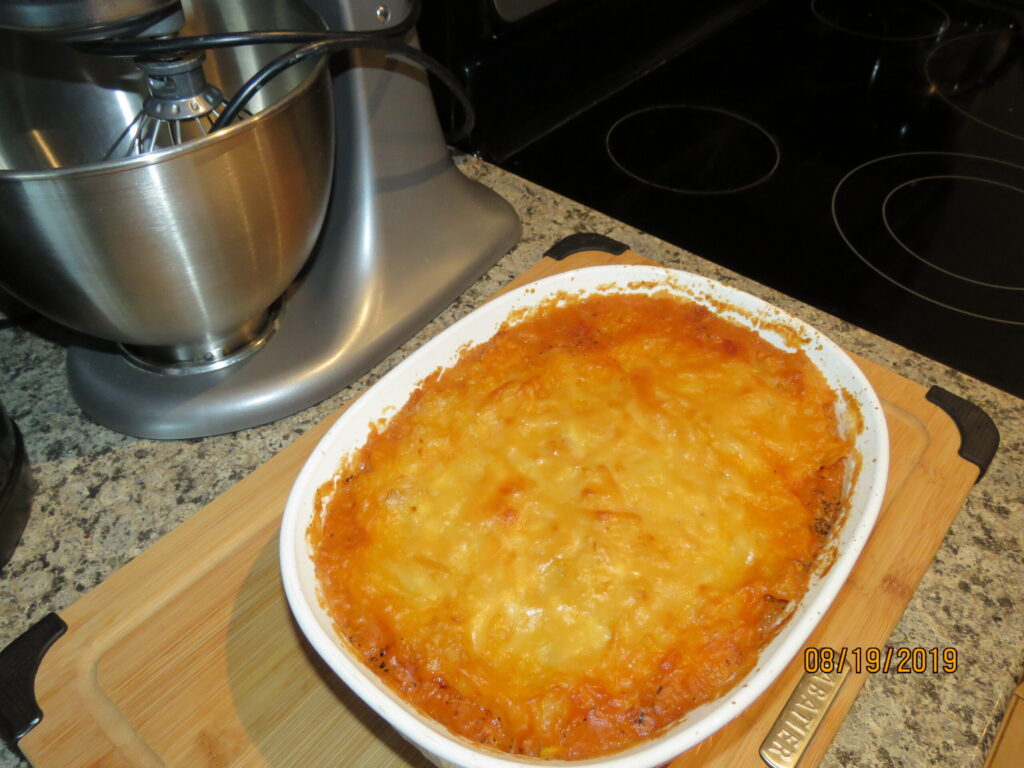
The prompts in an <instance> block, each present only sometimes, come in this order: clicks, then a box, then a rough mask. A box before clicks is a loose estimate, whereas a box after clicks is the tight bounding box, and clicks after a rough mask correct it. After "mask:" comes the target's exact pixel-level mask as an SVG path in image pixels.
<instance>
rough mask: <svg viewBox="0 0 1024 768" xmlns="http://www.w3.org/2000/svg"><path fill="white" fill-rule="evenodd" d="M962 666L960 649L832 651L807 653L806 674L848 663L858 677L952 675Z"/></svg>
mask: <svg viewBox="0 0 1024 768" xmlns="http://www.w3.org/2000/svg"><path fill="white" fill-rule="evenodd" d="M958 663H959V659H958V653H957V649H956V648H921V647H916V648H902V647H901V648H893V647H887V648H874V647H869V648H858V647H853V648H845V647H843V648H829V647H821V648H816V647H813V646H811V647H808V648H806V649H805V650H804V672H807V673H809V674H816V673H819V672H821V673H825V674H831V673H833V672H839V671H840V670H842V669H843V668H844V667H845V666H846V665H847V664H849V666H850V671H851V672H853V673H854V674H860V673H861V672H867V673H868V674H877V673H881V674H883V675H885V674H889V673H893V674H904V675H905V674H926V673H931V674H941V673H945V674H952V673H954V672H956V670H957V664H958Z"/></svg>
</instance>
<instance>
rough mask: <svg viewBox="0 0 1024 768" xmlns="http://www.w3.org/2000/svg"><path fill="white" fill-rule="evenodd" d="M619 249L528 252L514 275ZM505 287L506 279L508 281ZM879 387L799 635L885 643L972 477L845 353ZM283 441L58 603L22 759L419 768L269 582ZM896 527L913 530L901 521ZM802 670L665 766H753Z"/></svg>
mask: <svg viewBox="0 0 1024 768" xmlns="http://www.w3.org/2000/svg"><path fill="white" fill-rule="evenodd" d="M599 263H648V262H647V260H645V259H643V258H641V257H639V256H637V255H636V254H633V253H629V252H627V253H624V254H621V255H618V256H612V255H610V254H608V253H600V252H595V251H591V252H586V253H577V254H574V255H572V256H570V257H569V258H567V259H566V260H564V261H555V260H553V259H547V258H546V259H544V260H542V261H541V262H540V263H538V264H537V265H536V266H535V267H534V268H532V269H530V270H529V271H528V272H527V273H526V274H524V275H522V276H521V277H520V278H519V279H518V280H517V281H516V282H515V283H514V284H513V286H515V285H519V284H521V283H523V282H528V281H530V280H533V279H537V278H540V277H543V276H546V275H548V274H551V273H554V272H557V271H561V270H565V269H572V268H576V267H580V266H587V265H591V264H599ZM513 286H510V287H513ZM858 363H859V364H860V365H861V366H862V367H863V369H864V371H865V373H866V374H867V375H868V378H869V379H870V380H871V381H872V383H873V385H874V387H875V389H876V391H877V392H878V395H879V397H880V398H881V399H882V402H883V405H884V409H885V414H886V417H887V419H888V424H889V431H890V439H891V442H892V446H891V447H892V452H891V453H892V458H891V467H890V475H889V478H890V480H889V487H888V492H887V496H886V501H885V504H884V506H883V508H882V511H881V515H880V517H879V519H878V524H877V527H876V530H875V533H874V535H873V536H872V538H871V540H870V541H869V543H868V545H867V547H866V549H865V550H864V553H863V554H862V555H861V558H860V560H859V561H858V563H857V565H856V567H855V568H854V571H853V573H852V574H851V576H850V580H849V582H848V583H847V585H846V587H845V588H844V589H843V591H842V592H841V593H840V595H839V598H838V599H837V601H836V603H835V605H834V607H833V608H832V610H831V611H830V612H829V613H828V615H827V616H826V617H825V619H824V620H823V622H822V624H821V625H820V626H819V628H818V630H817V631H816V632H815V634H814V635H813V636H812V638H811V641H810V645H815V646H825V645H827V646H833V647H842V646H846V647H850V648H853V647H858V648H866V647H875V646H884V645H885V643H886V640H887V638H888V637H889V634H890V633H891V631H892V629H893V628H894V627H895V625H896V623H897V621H898V620H899V618H900V616H901V615H902V613H903V611H904V609H905V607H906V604H907V602H908V601H909V599H910V596H911V595H912V594H913V593H914V591H915V589H916V587H917V584H918V582H919V580H920V579H921V577H922V575H923V574H924V572H925V571H926V570H927V568H928V566H929V564H930V563H931V560H932V558H933V556H934V554H935V551H936V550H937V548H938V547H939V544H940V543H941V541H942V539H943V537H944V535H945V533H946V530H947V529H948V527H949V525H950V523H951V522H952V520H953V518H954V517H955V516H956V514H957V512H958V510H959V509H960V507H961V505H962V503H963V500H964V498H965V497H966V495H967V492H968V490H969V489H970V487H971V485H972V484H973V483H974V481H975V479H976V478H977V474H978V468H977V467H976V466H974V465H973V464H970V463H968V462H967V461H964V460H963V459H961V458H960V457H959V456H958V455H957V451H958V449H959V447H960V433H959V431H958V429H957V427H956V426H955V424H954V422H953V421H952V419H951V418H950V417H949V416H948V415H947V414H946V413H945V412H944V411H943V410H942V409H940V408H938V407H936V406H935V405H933V404H932V403H931V402H928V400H926V389H925V388H924V387H921V386H919V385H917V384H914V383H912V382H910V381H908V380H906V379H904V378H902V377H900V376H898V375H896V374H895V373H892V372H890V371H887V370H884V369H882V368H880V367H878V366H876V365H873V364H871V363H869V362H866V361H862V360H858ZM336 416H337V414H335V416H334V417H332V418H328V419H327V420H325V421H324V423H322V424H321V425H319V426H318V427H316V428H315V429H313V430H311V431H310V432H309V433H307V434H306V435H304V436H303V437H301V438H300V439H298V440H296V441H295V442H294V443H293V444H292V445H290V446H289V447H288V448H286V449H285V450H283V451H282V452H281V453H279V454H278V455H277V456H275V457H274V458H273V459H271V460H270V461H268V462H267V463H266V464H264V465H263V466H261V467H260V468H258V469H257V470H256V471H255V472H253V473H252V474H251V475H250V476H249V477H247V478H246V479H245V480H243V481H242V482H240V483H239V484H238V485H236V486H235V487H233V488H231V489H230V490H229V491H227V492H226V493H225V494H224V495H222V496H221V497H219V498H218V499H216V500H215V501H213V502H212V503H211V504H210V505H209V506H207V507H206V508H205V509H203V510H202V511H200V512H199V513H197V514H196V515H195V516H194V517H193V518H192V519H190V520H189V521H188V522H186V523H185V524H183V525H182V526H180V527H179V528H177V529H176V530H175V531H173V532H172V533H171V534H169V535H168V536H166V537H165V538H164V539H162V540H161V541H159V542H157V543H156V544H155V545H154V546H153V547H151V548H150V549H149V550H147V551H146V552H144V553H143V554H142V555H140V556H139V557H138V558H136V559H135V560H133V561H132V562H131V563H129V564H128V565H126V566H125V567H124V568H122V569H121V570H119V571H117V572H116V573H114V574H113V575H112V576H111V577H110V578H109V579H107V580H106V581H105V582H103V583H102V584H101V585H100V586H98V587H97V588H96V589H94V590H93V591H91V592H89V593H88V594H86V595H85V596H84V597H82V598H81V599H80V600H78V602H76V603H75V604H73V605H72V606H70V607H69V608H68V609H67V610H66V611H64V612H63V613H62V618H63V619H64V620H65V621H66V623H67V624H68V631H67V633H66V634H65V635H64V636H63V637H61V638H60V639H59V640H57V641H56V643H55V644H54V645H53V646H52V648H51V649H50V650H49V652H48V653H47V654H46V655H45V657H44V658H43V661H42V663H41V665H40V667H39V671H38V675H37V678H36V695H37V699H38V702H39V706H40V708H41V709H42V712H43V713H44V714H43V719H42V721H41V722H40V724H39V725H37V726H36V727H35V728H33V729H32V730H30V731H29V732H28V733H27V735H25V736H24V737H23V738H22V740H21V742H20V747H21V749H22V751H23V753H24V754H25V755H26V756H27V757H28V759H29V760H30V761H31V763H32V764H33V765H34V766H37V767H38V768H76V767H81V768H85V767H86V766H89V767H99V766H102V767H103V768H158V767H161V768H162V767H164V766H166V767H167V768H229V767H230V768H256V767H260V768H284V767H285V766H295V767H296V768H317V767H319V766H323V767H324V768H326V767H327V766H332V767H333V766H346V768H410V767H412V768H426V766H428V765H429V763H427V762H426V760H425V759H424V758H423V757H422V756H420V755H419V754H418V753H417V752H416V750H415V749H414V748H412V747H410V746H409V745H408V744H406V743H405V742H404V741H403V740H402V739H401V738H400V737H399V736H397V734H396V733H394V732H393V731H392V730H391V729H390V727H389V726H387V725H386V724H385V723H384V722H383V721H382V720H380V719H379V718H378V717H377V716H376V715H375V714H374V713H373V712H372V711H370V710H369V709H368V708H367V707H365V706H364V705H363V704H361V702H360V701H359V700H357V699H356V698H355V696H354V695H352V694H351V693H350V692H349V691H348V690H347V688H345V686H344V685H343V684H341V683H340V682H339V681H338V680H337V679H336V678H335V677H334V676H333V674H332V673H331V672H330V671H329V670H328V669H327V668H326V667H325V666H324V665H323V664H322V663H321V662H320V661H319V659H318V658H317V657H316V655H315V653H314V652H313V651H312V649H311V648H310V647H309V646H308V645H307V644H306V643H305V641H304V640H303V638H302V637H301V633H300V632H299V630H298V628H297V627H296V626H295V624H294V623H293V621H292V618H291V614H290V612H289V609H288V607H287V604H286V602H285V599H284V594H283V591H282V589H281V586H280V578H279V573H278V560H277V532H278V526H279V522H280V517H281V513H282V511H283V509H284V504H285V499H286V497H287V495H288V492H289V490H290V488H291V485H292V482H293V480H294V478H295V476H296V475H297V474H298V471H299V469H300V468H301V467H302V464H303V462H304V461H305V459H306V456H307V455H308V454H309V453H310V451H311V450H312V448H313V447H314V446H315V445H316V443H317V441H318V440H319V439H320V437H321V436H322V435H323V433H324V432H325V431H326V430H327V428H328V427H329V425H330V424H331V423H333V421H334V419H335V418H336ZM908 533H912V535H908ZM802 671H803V668H802V659H801V658H797V659H796V660H794V663H793V664H792V665H791V666H790V668H789V669H788V670H787V671H786V672H785V673H784V674H783V675H782V676H781V678H780V679H779V680H778V681H777V683H776V684H775V685H774V686H773V687H772V688H770V689H769V690H768V691H767V692H766V693H765V694H764V695H763V696H762V697H761V698H760V699H759V700H758V701H757V702H756V703H755V704H754V705H753V706H752V707H751V708H749V709H748V710H747V711H746V712H745V713H744V714H743V715H741V716H740V718H739V719H737V720H736V721H734V722H733V723H732V724H730V725H729V726H727V727H726V728H724V729H723V730H721V731H720V732H719V733H718V734H716V735H715V736H713V737H712V738H711V739H710V740H708V741H706V742H704V743H702V744H701V745H699V746H697V747H695V748H694V749H693V750H691V751H690V752H688V753H686V754H684V755H682V756H681V757H679V758H678V759H677V760H676V761H674V762H673V763H672V768H690V767H691V766H697V765H700V766H705V767H707V766H711V767H712V768H737V767H743V766H749V767H750V768H754V767H755V766H762V765H763V763H762V762H761V759H760V758H759V756H758V748H759V746H760V744H761V742H762V740H763V739H764V738H765V736H766V735H767V733H768V731H769V729H770V728H771V727H772V724H773V722H774V721H775V718H776V717H777V716H778V715H779V713H780V711H781V709H782V707H783V705H784V703H785V702H786V700H787V698H788V697H789V695H790V693H791V692H792V691H793V688H794V685H795V684H796V682H797V680H798V678H799V677H800V676H801V673H802ZM863 681H864V676H863V675H861V676H858V675H851V676H850V677H849V678H848V679H847V681H846V683H845V684H844V686H843V687H842V688H841V689H840V692H839V696H838V698H837V699H836V701H835V703H834V704H833V706H832V708H831V710H830V711H829V713H828V716H827V717H826V719H825V721H824V723H823V725H822V727H821V729H820V730H819V733H818V735H817V737H816V738H815V739H814V741H813V742H812V744H811V747H810V749H809V750H808V752H807V753H806V754H805V756H804V759H803V762H801V766H803V767H804V768H806V767H807V766H813V765H815V764H816V763H817V762H818V760H820V758H821V755H822V754H823V753H824V751H825V749H826V748H827V746H828V743H829V742H830V741H831V738H832V736H833V735H834V734H835V731H836V729H837V728H838V725H839V723H840V721H841V720H842V717H843V715H844V714H845V713H846V711H847V709H848V708H849V706H850V704H851V702H852V701H853V699H854V697H855V696H856V695H857V691H858V690H859V689H860V686H861V685H862V684H863Z"/></svg>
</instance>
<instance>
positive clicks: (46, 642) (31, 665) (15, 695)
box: [0, 613, 68, 752]
mask: <svg viewBox="0 0 1024 768" xmlns="http://www.w3.org/2000/svg"><path fill="white" fill-rule="evenodd" d="M67 629H68V625H67V624H65V623H64V620H63V619H62V618H61V617H60V616H58V615H57V614H56V613H48V614H46V615H45V616H43V618H41V619H40V620H39V621H37V622H36V623H35V624H33V625H32V626H31V627H29V628H28V629H27V630H25V631H24V632H23V633H22V634H21V635H19V636H18V637H16V638H14V639H13V640H12V641H11V642H10V644H8V646H7V647H6V648H4V649H3V650H2V651H0V737H3V740H4V741H5V742H6V743H7V746H9V747H10V748H11V749H12V750H13V751H15V752H17V751H18V741H19V740H20V739H21V737H22V736H24V735H25V734H26V733H28V732H29V731H30V730H32V728H34V727H35V726H36V725H38V724H39V721H40V720H42V719H43V711H42V710H41V709H40V708H39V704H38V703H36V693H35V682H36V672H37V671H38V669H39V662H41V661H42V660H43V656H45V655H46V652H47V651H48V650H49V649H50V646H51V645H53V644H54V642H55V641H56V640H57V638H59V637H60V636H61V635H63V634H64V633H65V632H66V631H67Z"/></svg>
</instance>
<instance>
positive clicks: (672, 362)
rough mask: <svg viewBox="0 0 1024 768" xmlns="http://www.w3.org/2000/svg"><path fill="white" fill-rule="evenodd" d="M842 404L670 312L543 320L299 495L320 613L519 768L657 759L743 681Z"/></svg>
mask: <svg viewBox="0 0 1024 768" xmlns="http://www.w3.org/2000/svg"><path fill="white" fill-rule="evenodd" d="M835 414H836V393H835V392H834V391H833V390H832V389H830V387H829V386H828V385H827V384H826V382H825V380H824V378H823V377H822V375H821V374H820V372H819V371H818V370H817V368H815V367H814V365H812V364H811V362H810V361H809V360H808V359H807V357H806V356H805V355H804V354H803V353H802V352H796V353H788V352H785V351H782V350H779V349H777V348H775V347H773V346H771V345H770V344H769V343H767V342H766V341H764V340H763V339H761V338H760V337H759V336H758V335H757V334H756V333H754V332H752V331H750V330H748V329H745V328H741V327H740V326H738V325H735V324H732V323H730V322H727V321H725V320H723V319H721V318H720V317H718V316H717V315H715V314H713V313H712V312H710V311H709V310H707V309H706V308H704V307H701V306H699V305H697V304H694V303H690V302H687V301H684V300H681V299H679V298H676V297H673V296H671V295H669V294H668V293H667V292H664V293H657V292H655V293H654V294H651V295H638V294H628V293H621V294H611V295H593V296H590V297H586V298H579V297H573V296H568V295H562V296H560V297H559V300H558V301H549V302H547V303H546V304H544V305H542V306H541V307H540V308H538V309H535V310H532V311H530V312H528V313H525V314H524V315H523V316H521V317H519V318H517V321H516V322H512V323H507V324H506V325H505V326H503V327H502V328H501V330H500V331H499V332H498V333H497V335H496V336H494V337H493V338H492V339H491V340H490V341H488V342H486V343H483V344H481V345H479V346H476V347H472V348H470V349H467V350H464V351H463V353H462V354H461V356H460V358H459V360H458V361H457V363H456V364H454V365H452V366H451V367H448V368H444V369H441V370H438V371H437V372H436V373H435V375H433V376H431V377H430V378H429V379H428V380H426V381H424V382H423V383H422V385H421V386H420V387H419V388H418V389H417V390H416V391H415V392H414V393H413V395H412V396H411V397H410V398H409V400H408V402H407V403H406V404H405V406H404V407H403V408H401V410H399V411H398V412H397V413H395V414H394V415H393V416H391V417H390V418H389V419H387V420H386V422H382V423H379V424H377V425H376V426H375V427H374V428H373V430H372V431H371V435H370V437H369V438H368V440H367V441H366V443H365V445H364V446H363V447H362V448H361V449H360V450H359V451H357V452H356V453H354V454H353V455H351V456H349V457H348V458H347V459H345V461H344V463H343V465H342V466H341V467H340V469H339V471H338V472H337V474H336V476H335V478H334V479H333V480H332V481H331V482H329V483H327V484H326V485H324V486H323V487H322V488H321V489H320V491H319V492H318V494H317V502H316V503H317V513H316V514H315V515H314V518H313V523H312V524H311V526H310V529H309V531H308V538H309V542H310V545H311V549H312V552H313V559H314V563H315V568H316V573H317V576H318V579H319V582H320V586H321V592H322V599H323V602H324V605H325V607H326V609H327V610H328V612H329V613H330V615H331V616H332V618H333V619H334V621H335V622H336V626H337V629H338V632H339V633H340V634H341V635H342V636H344V637H345V638H347V639H348V640H349V641H350V642H351V644H352V645H353V646H354V648H355V649H356V651H357V653H358V654H359V655H360V656H361V657H362V658H363V660H364V661H365V662H366V664H367V665H369V666H370V667H371V668H372V669H373V670H374V671H375V672H376V674H377V675H378V676H379V677H380V678H381V679H382V680H384V681H385V682H386V683H387V684H388V685H389V686H390V687H391V688H392V689H394V690H395V691H396V692H398V693H399V694H400V695H401V696H402V697H403V698H404V699H406V700H407V701H409V702H410V703H412V704H413V705H414V706H415V707H416V708H418V709H419V710H420V711H421V712H423V713H425V714H427V715H429V716H431V717H433V718H434V719H436V720H438V721H439V722H441V723H442V724H444V725H445V726H446V727H447V728H449V729H450V730H451V731H453V732H455V733H458V734H461V735H462V736H464V737H466V738H468V739H471V740H473V741H475V742H478V743H481V744H485V745H490V746H492V747H493V748H495V749H497V750H504V751H507V752H510V753H514V754H525V755H534V756H540V757H546V758H562V759H581V758H587V757H594V756H598V755H603V754H606V753H609V752H614V751H618V750H621V749H624V748H627V747H629V746H632V745H634V744H636V743H637V742H639V741H641V740H644V739H647V738H649V737H651V736H654V735H657V734H659V733H660V732H661V731H663V730H664V729H665V728H666V727H667V726H669V725H671V724H672V723H674V722H675V721H677V720H678V719H679V718H680V717H681V716H682V715H684V714H685V713H686V712H687V711H689V710H690V709H692V708H694V707H696V706H698V705H700V704H701V703H703V702H707V701H709V700H711V699H714V698H715V697H717V696H719V695H720V694H722V693H723V692H724V691H725V690H726V689H727V688H729V686H730V685H731V684H732V683H733V682H735V681H736V680H737V679H738V678H740V677H741V676H742V675H743V674H745V673H746V671H747V670H749V669H750V667H751V666H752V665H753V664H754V663H755V661H756V659H757V655H758V653H759V651H760V649H761V648H762V647H763V646H764V645H766V643H767V642H768V641H769V640H770V639H771V637H772V636H773V635H774V633H775V631H776V630H777V629H778V625H779V623H780V621H781V620H782V619H783V618H784V616H785V614H786V606H787V605H789V604H791V603H792V602H794V601H797V600H799V599H800V598H801V596H802V595H803V593H804V592H805V590H806V588H807V584H808V579H809V577H810V575H811V572H812V570H813V567H814V566H815V561H816V558H817V556H818V554H819V552H820V551H821V549H822V547H823V546H824V544H825V543H826V540H827V538H828V533H829V531H830V529H831V528H832V527H833V525H834V524H835V523H836V522H837V521H838V517H839V515H840V514H841V513H842V509H843V507H842V503H841V501H842V485H843V476H844V469H845V467H846V465H847V463H848V462H847V461H846V459H847V458H848V457H850V455H851V452H852V447H851V443H850V441H849V440H847V439H844V437H842V436H841V431H840V429H839V426H838V424H837V418H836V415H835Z"/></svg>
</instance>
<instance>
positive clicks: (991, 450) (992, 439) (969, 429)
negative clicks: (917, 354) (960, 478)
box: [925, 386, 999, 482]
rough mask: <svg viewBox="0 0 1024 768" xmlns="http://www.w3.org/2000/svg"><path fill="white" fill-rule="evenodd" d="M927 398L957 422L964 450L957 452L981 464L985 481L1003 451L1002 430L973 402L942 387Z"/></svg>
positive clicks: (980, 468) (979, 466)
mask: <svg viewBox="0 0 1024 768" xmlns="http://www.w3.org/2000/svg"><path fill="white" fill-rule="evenodd" d="M925 399H927V400H928V401H929V402H931V403H934V404H935V405H937V406H939V408H941V409H942V410H944V411H945V412H946V413H948V414H949V416H950V418H951V419H953V422H954V423H955V424H956V427H957V429H958V430H960V450H959V451H957V453H959V454H960V456H961V457H962V458H964V459H966V460H967V461H969V462H971V463H972V464H975V465H977V467H978V469H979V472H978V480H981V478H982V477H984V475H985V472H986V471H987V470H988V467H989V464H991V463H992V458H993V457H994V456H995V455H996V451H997V450H998V448H999V428H998V427H996V423H995V422H994V421H992V417H991V416H989V415H988V414H987V413H985V411H983V410H982V409H981V408H979V407H978V406H977V405H975V404H974V403H972V402H971V401H970V400H965V399H964V398H962V397H960V396H959V395H954V394H953V393H952V392H949V391H947V390H945V389H943V388H942V387H935V386H933V387H932V388H931V389H929V390H928V392H927V394H926V395H925ZM975 482H977V481H975Z"/></svg>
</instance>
